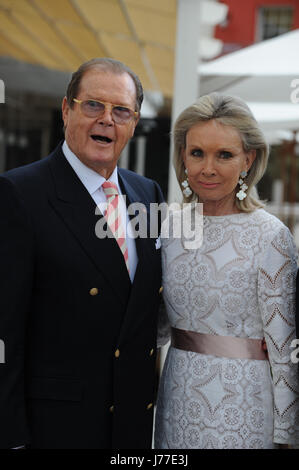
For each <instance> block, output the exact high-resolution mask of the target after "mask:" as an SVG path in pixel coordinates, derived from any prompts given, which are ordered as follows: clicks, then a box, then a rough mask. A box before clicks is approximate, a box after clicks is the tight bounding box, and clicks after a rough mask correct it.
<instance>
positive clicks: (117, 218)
mask: <svg viewBox="0 0 299 470" xmlns="http://www.w3.org/2000/svg"><path fill="white" fill-rule="evenodd" d="M102 188H103V191H104V193H105V195H106V198H107V211H106V214H105V217H106V219H107V223H108V225H109V228H110V230H111V232H112V233H113V235H114V237H115V239H116V241H117V243H118V246H119V248H120V249H121V252H122V254H123V255H124V258H125V262H126V266H127V269H128V271H129V256H128V248H127V242H126V237H125V232H124V228H123V224H122V221H121V215H120V207H119V203H118V202H119V199H118V197H119V194H118V190H117V186H116V185H115V184H114V183H111V181H105V183H103V184H102Z"/></svg>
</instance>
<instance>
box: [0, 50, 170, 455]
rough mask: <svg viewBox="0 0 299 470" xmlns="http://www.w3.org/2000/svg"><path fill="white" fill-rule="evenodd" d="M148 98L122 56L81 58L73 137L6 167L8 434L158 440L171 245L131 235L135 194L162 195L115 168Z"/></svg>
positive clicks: (74, 86)
mask: <svg viewBox="0 0 299 470" xmlns="http://www.w3.org/2000/svg"><path fill="white" fill-rule="evenodd" d="M142 99H143V91H142V86H141V83H140V81H139V79H138V77H137V76H136V75H135V74H134V73H133V72H132V71H131V70H130V69H129V68H128V67H126V66H125V65H124V64H122V63H120V62H118V61H115V60H112V59H94V60H92V61H89V62H87V63H85V64H83V65H81V67H80V68H79V69H78V70H77V71H76V72H75V73H74V74H73V76H72V80H71V82H70V84H69V86H68V90H67V96H66V97H65V98H64V99H63V104H62V113H63V121H64V128H65V141H64V142H63V144H62V145H59V146H58V147H57V148H56V150H54V152H53V153H52V154H51V155H49V156H48V157H47V158H44V159H42V160H41V161H39V162H36V163H34V164H31V165H27V166H25V167H21V168H18V169H15V170H12V171H10V172H7V173H6V174H4V175H2V176H1V177H0V217H1V221H2V228H1V232H0V253H1V257H0V259H1V263H0V270H1V287H0V290H1V294H0V298H1V309H0V338H1V340H2V341H3V343H4V344H5V363H2V364H0V447H2V448H6V447H7V448H14V447H18V446H22V445H26V446H28V447H31V448H69V449H70V448H81V449H84V448H86V449H87V448H103V449H109V448H110V449H113V448H114V449H119V448H136V449H137V448H149V447H150V445H151V436H152V418H153V399H154V390H155V384H154V382H155V359H156V329H157V326H156V323H157V311H158V305H159V299H160V286H161V266H160V249H159V243H157V241H156V239H155V238H150V237H145V238H134V237H133V236H131V237H130V236H129V235H128V233H129V229H130V224H129V214H128V209H127V206H128V205H129V204H131V203H133V202H138V203H140V202H141V203H143V204H144V207H145V215H146V214H149V207H150V204H151V203H153V202H156V203H160V202H162V200H163V196H162V193H161V190H160V188H159V186H158V185H157V184H156V183H155V182H153V181H151V180H149V179H146V178H144V177H141V176H139V175H137V174H135V173H132V172H130V171H127V170H122V169H118V168H117V162H118V159H119V157H120V154H121V152H122V150H123V148H124V147H125V145H126V144H127V142H128V141H129V139H130V138H131V137H132V136H133V134H134V130H135V127H136V125H137V122H138V119H139V112H140V106H141V103H142ZM122 195H125V196H126V198H124V197H123V196H122ZM105 202H107V203H108V205H107V210H106V212H105V213H104V216H105V218H106V219H105V222H106V220H107V223H106V227H107V226H108V227H109V228H108V229H107V234H108V233H109V234H110V236H106V237H103V236H102V235H101V234H100V233H97V230H96V226H97V223H98V221H99V220H101V218H102V217H103V214H101V213H100V211H99V210H97V206H98V205H101V203H105ZM126 228H127V229H128V230H126ZM131 231H132V227H131Z"/></svg>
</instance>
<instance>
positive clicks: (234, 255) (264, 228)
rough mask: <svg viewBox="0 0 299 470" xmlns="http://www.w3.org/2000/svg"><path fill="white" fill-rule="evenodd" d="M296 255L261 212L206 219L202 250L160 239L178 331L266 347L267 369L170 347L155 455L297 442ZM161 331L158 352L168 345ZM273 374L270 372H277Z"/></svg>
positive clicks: (286, 235)
mask: <svg viewBox="0 0 299 470" xmlns="http://www.w3.org/2000/svg"><path fill="white" fill-rule="evenodd" d="M296 253H297V249H296V247H295V245H294V242H293V239H292V237H291V235H290V232H289V230H288V229H287V228H286V227H285V226H284V225H283V224H282V223H281V222H280V221H279V220H278V219H277V218H275V217H274V216H272V215H270V214H268V213H267V212H266V211H264V210H263V209H259V210H256V211H254V212H252V213H250V214H245V213H241V214H233V215H229V216H223V217H205V223H204V237H203V244H202V246H201V248H200V249H197V250H186V249H185V247H184V244H183V242H182V240H181V239H178V238H169V239H164V240H162V262H163V286H164V291H163V294H164V301H165V305H166V311H167V315H168V318H169V321H170V324H171V326H172V327H175V328H180V329H184V330H190V331H196V332H200V333H207V334H213V335H221V336H236V337H241V338H259V339H261V338H263V337H265V339H266V342H267V348H268V354H269V362H268V361H262V360H250V359H227V358H220V357H215V356H209V355H204V354H199V353H194V352H190V351H189V352H188V351H182V350H179V349H176V348H173V347H170V348H169V351H168V355H167V358H166V362H165V365H164V369H163V374H162V378H161V382H160V387H159V394H158V403H157V412H156V431H155V447H156V448H176V449H179V448H185V449H187V448H190V449H192V448H196V449H200V448H218V449H222V448H230V449H232V448H239V449H241V448H249V449H258V448H273V447H275V444H276V443H282V444H284V443H288V444H290V443H293V444H294V443H298V420H299V401H298V400H299V395H298V391H299V386H298V378H297V365H296V364H292V363H291V361H290V353H291V351H292V350H291V349H290V343H291V341H292V339H293V338H294V337H295V312H294V296H295V278H296V273H297V261H296V260H297V254H296ZM168 334H169V333H168V329H167V328H166V327H165V321H164V322H163V328H161V330H160V338H159V343H160V344H163V343H165V341H166V340H167V338H168V336H167V335H168ZM270 366H271V369H270Z"/></svg>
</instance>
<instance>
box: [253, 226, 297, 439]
mask: <svg viewBox="0 0 299 470" xmlns="http://www.w3.org/2000/svg"><path fill="white" fill-rule="evenodd" d="M296 273H297V249H296V247H295V244H294V242H293V238H292V236H291V234H290V232H289V230H288V229H287V228H286V227H282V228H280V230H279V232H278V233H277V235H276V236H275V237H274V239H273V240H272V241H271V242H270V243H269V244H268V246H267V248H266V250H265V252H264V254H263V256H262V261H261V263H260V266H259V274H258V297H259V307H260V311H261V315H262V321H263V326H264V335H265V339H266V343H267V348H268V354H269V361H270V365H271V369H272V378H273V391H274V436H273V441H274V442H275V443H279V444H295V443H298V437H299V432H298V431H299V427H298V418H299V402H298V399H299V395H298V392H299V387H298V369H297V365H296V364H293V363H292V362H291V357H290V355H291V352H292V349H291V348H290V345H291V342H292V339H294V338H295V287H296Z"/></svg>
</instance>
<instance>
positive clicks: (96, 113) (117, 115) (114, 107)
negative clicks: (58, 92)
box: [73, 98, 138, 124]
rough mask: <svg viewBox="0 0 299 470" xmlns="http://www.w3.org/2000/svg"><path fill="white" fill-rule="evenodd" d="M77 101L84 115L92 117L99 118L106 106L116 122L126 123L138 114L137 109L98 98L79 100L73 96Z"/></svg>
mask: <svg viewBox="0 0 299 470" xmlns="http://www.w3.org/2000/svg"><path fill="white" fill-rule="evenodd" d="M73 101H75V103H78V104H79V105H80V109H81V111H82V113H83V114H84V116H86V117H90V118H97V117H101V116H103V114H104V113H105V109H106V107H107V108H108V109H109V110H110V111H111V115H112V119H113V121H114V122H115V123H116V124H125V123H127V122H129V121H130V120H131V119H133V118H136V117H137V116H138V112H137V111H133V109H130V108H127V107H126V106H121V105H120V104H112V103H106V102H105V101H98V100H85V101H82V100H77V99H76V98H73Z"/></svg>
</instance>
